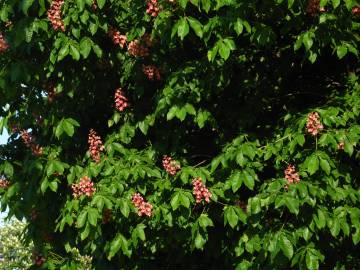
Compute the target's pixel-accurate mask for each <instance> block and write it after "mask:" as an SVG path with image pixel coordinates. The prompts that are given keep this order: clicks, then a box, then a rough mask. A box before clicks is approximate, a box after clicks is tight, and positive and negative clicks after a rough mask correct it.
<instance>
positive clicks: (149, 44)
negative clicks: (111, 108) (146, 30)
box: [141, 34, 154, 48]
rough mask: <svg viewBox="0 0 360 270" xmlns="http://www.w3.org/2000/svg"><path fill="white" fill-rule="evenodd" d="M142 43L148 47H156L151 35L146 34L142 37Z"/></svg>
mask: <svg viewBox="0 0 360 270" xmlns="http://www.w3.org/2000/svg"><path fill="white" fill-rule="evenodd" d="M141 41H142V42H144V44H145V45H146V46H147V47H149V48H150V47H152V46H153V45H154V41H153V39H152V38H151V35H149V34H144V35H143V36H142V37H141Z"/></svg>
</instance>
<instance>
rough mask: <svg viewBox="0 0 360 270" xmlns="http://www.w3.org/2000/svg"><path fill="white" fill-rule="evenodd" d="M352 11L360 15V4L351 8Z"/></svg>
mask: <svg viewBox="0 0 360 270" xmlns="http://www.w3.org/2000/svg"><path fill="white" fill-rule="evenodd" d="M351 13H352V14H353V15H355V16H360V7H359V6H355V7H353V8H352V9H351Z"/></svg>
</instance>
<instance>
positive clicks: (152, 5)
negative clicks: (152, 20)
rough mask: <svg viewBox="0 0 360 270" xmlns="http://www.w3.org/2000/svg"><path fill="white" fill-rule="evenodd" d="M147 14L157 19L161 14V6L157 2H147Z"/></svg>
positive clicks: (152, 0) (155, 0)
mask: <svg viewBox="0 0 360 270" xmlns="http://www.w3.org/2000/svg"><path fill="white" fill-rule="evenodd" d="M146 5H147V8H146V13H147V14H149V15H151V16H152V17H157V16H158V15H159V13H160V5H159V3H158V1H157V0H147V2H146Z"/></svg>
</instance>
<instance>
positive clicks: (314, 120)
mask: <svg viewBox="0 0 360 270" xmlns="http://www.w3.org/2000/svg"><path fill="white" fill-rule="evenodd" d="M306 129H307V132H308V133H310V134H311V135H313V136H316V135H317V134H318V133H319V131H321V130H322V129H324V126H323V125H322V124H321V122H320V116H319V114H318V113H317V112H312V113H309V114H308V117H307V122H306Z"/></svg>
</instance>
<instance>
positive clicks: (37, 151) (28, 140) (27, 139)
mask: <svg viewBox="0 0 360 270" xmlns="http://www.w3.org/2000/svg"><path fill="white" fill-rule="evenodd" d="M20 136H21V139H22V140H23V141H24V144H25V145H26V147H27V148H30V149H31V151H32V153H33V155H34V156H41V155H42V154H43V148H42V147H41V146H39V145H38V144H36V142H35V138H34V137H32V136H31V135H30V134H29V132H27V131H26V130H22V131H20Z"/></svg>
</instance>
